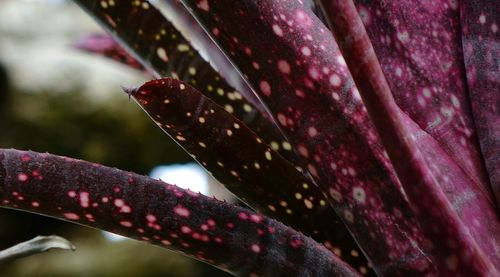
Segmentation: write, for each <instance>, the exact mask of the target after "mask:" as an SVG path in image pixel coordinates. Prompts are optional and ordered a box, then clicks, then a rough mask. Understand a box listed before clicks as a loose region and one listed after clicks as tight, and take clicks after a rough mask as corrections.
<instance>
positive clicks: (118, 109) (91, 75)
mask: <svg viewBox="0 0 500 277" xmlns="http://www.w3.org/2000/svg"><path fill="white" fill-rule="evenodd" d="M96 32H102V30H101V29H100V28H99V26H97V25H96V24H95V23H94V22H93V21H92V19H91V18H90V17H89V16H88V15H87V14H85V13H84V12H83V11H82V10H81V9H80V8H78V7H77V6H76V5H75V4H74V3H73V2H71V1H67V0H0V130H1V132H0V147H1V148H17V149H23V150H28V149H30V150H34V151H37V152H50V153H53V154H58V155H65V156H70V157H74V158H79V159H85V160H88V161H92V162H97V163H101V164H104V165H108V166H113V167H118V168H120V169H124V170H130V171H134V172H136V173H140V174H150V175H151V176H153V177H154V178H161V179H162V180H164V181H167V182H169V183H175V184H178V185H180V186H184V187H190V188H191V190H193V191H200V192H202V193H204V194H208V195H216V196H217V198H219V199H227V200H228V201H233V199H232V198H231V195H230V194H228V193H227V192H225V190H224V189H223V188H221V186H220V184H218V183H217V182H216V181H215V180H213V179H211V178H210V177H209V176H208V175H207V174H206V173H205V171H204V170H202V169H200V167H199V166H198V165H197V164H194V163H193V161H192V159H191V158H190V157H189V156H188V155H187V154H185V153H184V152H183V151H182V149H180V148H179V147H178V146H177V145H176V144H175V143H174V142H172V141H171V140H170V138H169V137H168V136H167V135H166V134H164V133H163V132H162V131H161V130H160V129H159V128H158V127H157V126H156V125H155V124H154V123H153V122H152V121H151V120H150V119H149V118H148V117H147V116H146V114H145V113H143V112H142V110H140V109H139V107H138V105H136V104H135V103H134V102H132V101H129V99H128V97H127V95H125V94H124V93H123V92H122V91H121V88H120V86H125V87H127V86H128V87H133V86H138V85H140V84H142V83H143V82H144V81H146V80H147V78H148V77H147V76H146V75H145V74H143V73H141V72H138V71H135V70H133V69H129V68H127V67H126V66H123V65H121V64H118V63H116V62H113V61H110V60H107V59H106V58H102V57H99V56H96V55H92V54H89V53H84V52H81V51H79V50H77V49H74V48H72V47H71V44H72V43H74V42H75V40H77V39H78V38H80V37H82V36H84V35H86V34H89V33H96ZM188 176H189V177H192V178H191V179H187V177H188ZM50 234H57V235H61V236H64V237H66V238H67V239H69V240H70V241H71V242H73V244H75V245H76V247H77V251H76V252H66V251H52V252H49V253H45V254H41V255H36V256H32V257H28V258H24V259H20V260H17V261H14V262H11V263H8V264H3V265H0V276H229V275H228V274H226V273H223V272H222V271H219V270H217V269H215V268H212V267H211V266H208V265H205V264H203V263H201V262H198V261H195V260H192V259H189V258H186V257H183V256H181V255H178V254H175V253H173V252H170V251H167V250H165V249H161V248H159V247H155V246H151V245H148V244H145V243H142V242H137V241H133V240H129V239H124V238H122V237H118V236H114V235H111V234H109V233H105V232H101V231H98V230H94V229H91V228H86V227H81V226H77V225H74V224H70V223H65V222H62V221H58V220H54V219H49V218H45V217H41V216H37V215H31V214H27V213H22V212H18V211H12V210H6V209H0V249H5V248H7V247H10V246H12V245H14V244H16V243H19V242H21V241H24V240H28V239H31V238H32V237H34V236H37V235H50ZM139 253H140V255H138V254H139Z"/></svg>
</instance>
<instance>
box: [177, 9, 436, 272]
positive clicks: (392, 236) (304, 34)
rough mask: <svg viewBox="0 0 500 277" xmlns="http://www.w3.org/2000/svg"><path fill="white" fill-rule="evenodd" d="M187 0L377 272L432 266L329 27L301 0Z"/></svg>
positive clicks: (430, 267) (423, 268)
mask: <svg viewBox="0 0 500 277" xmlns="http://www.w3.org/2000/svg"><path fill="white" fill-rule="evenodd" d="M183 2H184V3H185V5H186V6H188V7H190V8H191V11H192V13H193V14H194V15H195V16H196V17H197V19H198V20H199V21H200V22H201V23H202V24H203V25H204V27H205V30H208V31H210V30H214V29H215V28H216V29H217V30H218V32H216V33H213V32H211V35H212V37H213V38H214V40H215V41H216V42H217V43H218V44H219V45H220V47H221V48H222V49H224V50H225V51H226V54H228V56H229V57H230V58H231V60H232V61H233V63H234V64H235V65H236V66H238V68H239V69H240V70H241V72H242V73H243V74H244V76H246V77H247V78H248V81H249V83H250V84H251V85H252V86H253V87H254V88H255V89H256V90H257V91H258V92H259V93H260V95H261V96H262V99H263V100H264V102H265V103H266V104H267V105H268V107H269V109H270V110H271V111H272V112H273V115H274V116H275V117H276V118H277V119H278V121H279V122H280V124H281V126H282V128H283V130H284V132H285V133H286V134H287V136H288V138H289V139H290V140H291V141H292V142H293V145H294V146H295V147H296V149H297V150H298V152H299V153H300V154H301V155H302V158H303V160H304V164H305V166H304V167H305V168H306V169H307V170H308V171H309V172H310V173H311V174H312V175H313V176H314V177H315V178H316V180H317V181H318V184H319V185H320V186H321V187H322V188H323V190H324V191H325V192H327V193H328V196H329V200H330V202H331V203H332V204H333V205H334V206H335V208H336V211H337V214H339V215H340V216H341V217H342V218H343V220H344V222H345V223H346V224H347V226H348V228H349V230H350V231H351V232H352V234H353V236H354V237H355V239H356V241H357V242H358V243H359V244H360V246H361V248H362V249H363V250H364V252H365V253H366V254H367V256H368V259H369V260H370V262H371V263H372V264H373V266H374V268H375V270H376V271H377V272H378V273H380V274H388V275H391V274H410V273H412V274H415V272H419V273H421V274H424V273H423V272H433V271H434V270H435V268H434V266H433V265H432V263H431V262H430V261H429V260H428V259H427V257H426V256H425V254H424V253H426V252H429V251H428V250H427V249H425V248H426V247H425V245H424V244H423V240H424V238H425V236H424V234H423V232H422V230H421V229H420V228H419V225H418V223H417V221H416V220H415V216H414V214H413V212H412V211H411V210H410V208H409V206H408V203H407V201H406V199H405V197H404V195H403V194H402V193H401V187H400V185H399V183H398V180H397V178H396V176H395V173H394V171H393V169H392V166H391V164H390V161H389V159H388V158H387V157H385V155H384V149H383V146H382V144H381V143H380V141H379V138H378V137H377V134H376V130H375V129H374V128H373V126H372V122H371V120H370V118H369V117H368V114H367V113H366V110H365V108H364V106H363V103H362V101H361V99H360V97H359V94H358V92H357V89H356V87H355V86H354V83H353V81H352V78H351V76H350V74H349V71H348V69H347V67H346V66H345V62H344V59H343V58H342V55H341V54H340V52H339V51H338V48H337V46H336V43H335V41H334V39H333V37H332V36H331V34H330V31H329V30H328V29H327V28H326V27H325V26H324V25H323V24H322V23H321V22H320V21H319V20H318V19H317V18H316V17H315V16H314V14H312V13H311V11H310V10H309V9H308V8H305V7H304V6H303V5H302V4H301V3H300V1H273V0H258V1H255V0H252V1H250V0H241V1H237V2H234V1H228V0H217V1H216V0H206V1H201V2H200V1H195V0H184V1H183ZM199 3H203V5H199ZM233 38H237V41H235V40H234V39H233ZM245 47H249V48H250V49H251V50H252V53H255V54H254V55H250V56H249V55H247V54H245V51H244V49H245ZM255 65H258V66H255Z"/></svg>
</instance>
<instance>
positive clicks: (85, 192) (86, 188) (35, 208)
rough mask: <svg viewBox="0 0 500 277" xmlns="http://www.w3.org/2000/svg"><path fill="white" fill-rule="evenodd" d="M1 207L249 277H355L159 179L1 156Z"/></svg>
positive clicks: (305, 242) (323, 252) (57, 160)
mask: <svg viewBox="0 0 500 277" xmlns="http://www.w3.org/2000/svg"><path fill="white" fill-rule="evenodd" d="M0 203H1V206H3V207H9V208H14V209H19V210H24V211H30V212H34V213H38V214H43V215H47V216H51V217H56V218H60V219H63V220H68V221H72V222H75V223H79V224H83V225H87V226H92V227H95V228H99V229H103V230H107V231H111V232H114V233H118V234H121V235H124V236H127V237H131V238H135V239H139V240H143V241H147V242H150V243H153V244H156V245H159V246H162V247H166V248H168V249H171V250H174V251H177V252H180V253H183V254H185V255H188V256H190V257H193V258H196V259H198V260H202V261H205V262H207V263H210V264H213V265H215V266H217V267H219V268H222V269H225V270H227V271H229V272H231V273H233V274H236V275H242V276H249V275H251V274H252V273H253V274H256V275H257V276H278V275H281V276H358V274H357V273H356V272H355V271H354V270H353V269H351V268H350V267H349V266H348V265H346V264H345V263H343V262H342V261H341V260H340V259H338V258H337V257H335V255H333V254H332V253H331V252H330V251H328V250H327V249H326V248H324V247H323V246H321V245H319V244H318V243H316V242H315V241H313V240H312V239H309V238H307V237H305V236H304V235H302V234H300V233H298V232H296V231H294V230H293V229H291V228H288V227H286V226H284V225H283V224H281V223H278V222H276V221H274V220H272V219H269V218H267V217H264V216H262V215H260V214H256V213H254V212H252V211H249V210H246V209H243V208H240V207H236V206H233V205H230V204H227V203H225V202H220V201H217V200H215V199H212V198H209V197H206V196H203V195H200V194H196V193H193V192H190V191H186V190H183V189H180V188H177V187H175V186H171V185H168V184H165V183H162V182H160V181H156V180H152V179H150V178H147V177H144V176H140V175H137V174H133V173H129V172H124V171H121V170H118V169H113V168H108V167H104V166H101V165H97V164H92V163H89V162H84V161H78V160H74V159H70V158H65V157H58V156H54V155H50V154H39V153H35V152H25V151H18V150H5V149H1V150H0Z"/></svg>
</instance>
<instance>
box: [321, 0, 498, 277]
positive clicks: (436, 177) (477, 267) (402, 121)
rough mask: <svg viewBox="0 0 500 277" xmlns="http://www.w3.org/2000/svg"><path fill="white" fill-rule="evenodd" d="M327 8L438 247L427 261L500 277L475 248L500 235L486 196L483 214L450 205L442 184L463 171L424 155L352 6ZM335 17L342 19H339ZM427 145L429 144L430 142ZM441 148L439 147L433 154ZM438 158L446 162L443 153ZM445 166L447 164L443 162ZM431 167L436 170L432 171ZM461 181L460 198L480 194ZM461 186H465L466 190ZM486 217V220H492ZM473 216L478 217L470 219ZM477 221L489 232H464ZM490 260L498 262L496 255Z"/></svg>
mask: <svg viewBox="0 0 500 277" xmlns="http://www.w3.org/2000/svg"><path fill="white" fill-rule="evenodd" d="M323 2H324V4H325V8H326V11H327V14H329V15H330V17H329V18H330V22H331V23H332V30H333V31H334V33H335V35H336V37H337V39H338V40H339V45H340V48H341V50H342V53H343V55H344V57H345V59H346V61H347V64H348V66H349V69H350V72H351V73H352V75H353V78H354V80H355V81H356V84H357V87H358V88H359V91H360V94H361V96H362V97H363V99H364V102H365V103H366V106H367V109H368V112H369V113H370V116H371V118H372V119H373V121H374V123H375V125H376V127H377V129H378V131H379V133H380V136H381V138H382V140H383V142H384V145H385V148H386V149H387V151H388V154H389V156H390V157H391V159H392V161H393V164H394V166H395V169H396V171H397V172H398V176H399V179H400V180H401V183H402V185H403V188H404V189H405V192H406V193H407V196H408V198H409V200H410V205H411V207H412V208H413V209H414V210H415V214H416V215H417V217H418V218H419V222H420V224H421V226H422V228H423V231H424V232H425V233H426V234H427V237H428V239H429V240H430V241H431V242H432V243H433V244H434V245H436V246H435V247H432V248H430V250H431V251H432V252H431V253H430V254H432V255H429V257H430V258H431V259H432V260H434V261H437V263H436V265H437V267H438V270H439V272H440V274H443V275H454V274H456V272H461V273H465V275H470V276H480V275H493V274H495V273H496V274H498V272H496V270H495V269H494V267H493V265H492V264H491V262H490V261H489V260H488V258H487V257H486V256H485V254H484V253H483V252H482V250H483V249H480V248H479V247H478V245H477V244H476V241H475V240H474V236H471V233H473V234H474V235H477V236H478V237H479V238H481V236H486V237H488V238H490V239H491V238H494V237H495V236H496V235H497V234H498V232H499V231H500V229H498V227H497V226H498V224H496V223H497V222H496V214H495V209H494V206H488V205H487V204H488V195H486V196H485V197H483V198H481V196H479V195H477V196H476V199H474V200H475V201H476V202H477V205H480V206H481V208H485V209H477V208H478V207H477V205H472V206H473V207H472V208H471V207H465V208H464V207H460V208H458V207H452V205H451V203H450V200H451V201H456V200H458V197H457V198H455V199H453V197H450V199H449V200H448V199H447V196H449V195H451V196H456V195H454V194H450V193H449V194H448V195H446V194H445V193H444V192H443V189H442V188H441V184H442V183H445V182H444V180H442V179H440V178H442V177H443V176H448V175H449V173H450V171H451V172H452V173H455V174H454V175H451V177H450V179H454V178H456V177H462V176H460V175H463V174H461V171H460V170H458V171H457V172H454V171H453V170H450V169H451V168H452V165H453V162H452V161H446V159H443V158H435V156H437V157H439V156H440V155H434V156H433V155H432V154H428V155H426V156H423V155H422V154H423V153H424V151H421V150H420V149H422V148H425V146H424V145H423V144H421V143H418V142H417V140H416V139H415V135H417V134H416V133H415V131H414V130H415V129H416V128H417V129H418V127H417V126H416V124H414V123H413V125H412V122H410V121H411V119H408V118H406V117H405V116H404V115H403V113H402V112H401V110H400V109H399V107H398V106H397V104H396V103H395V101H394V98H393V97H392V94H391V90H390V88H389V85H388V84H387V81H386V80H385V77H384V74H383V73H382V69H381V67H380V64H379V63H378V60H377V57H376V56H375V52H374V50H373V47H372V45H371V43H370V39H369V38H368V35H367V33H366V31H365V28H364V26H363V22H362V21H361V18H360V17H359V16H358V12H357V10H356V7H355V5H354V3H353V2H352V1H336V0H324V1H323ZM337 14H342V15H343V16H342V17H339V16H336V15H337ZM415 127H416V128H415ZM422 133H424V132H422ZM418 135H420V134H418ZM424 137H425V133H424ZM422 140H423V138H419V139H418V141H422ZM424 140H425V139H424ZM425 142H426V143H428V140H426V141H425ZM438 147H439V146H435V149H436V148H438ZM428 149H432V147H428ZM435 152H437V151H435ZM439 154H441V155H443V156H445V157H446V156H447V154H446V153H444V152H443V153H439ZM401 160H405V161H408V162H406V163H401V162H399V161H401ZM443 160H444V161H445V162H441V161H443ZM440 162H441V163H440ZM450 164H451V166H450ZM430 165H432V169H431V166H430ZM460 179H467V176H463V178H457V182H454V183H453V185H454V186H455V188H454V189H455V190H459V191H461V190H464V192H463V191H461V192H462V193H463V194H461V195H460V196H459V197H462V198H463V197H464V195H467V194H473V195H474V194H476V193H477V194H480V193H481V192H480V191H479V192H478V191H473V190H467V187H468V186H470V185H469V184H468V183H467V182H462V183H460ZM453 181H455V180H453ZM461 186H465V189H464V188H462V187H461ZM443 187H445V185H443ZM422 199H425V200H422ZM474 204H476V203H474ZM459 214H460V215H462V218H460V217H459ZM483 214H488V215H489V218H488V217H485V216H483ZM469 215H473V216H474V217H472V216H470V217H469ZM486 219H487V220H486ZM478 221H482V223H481V225H483V224H489V225H490V226H488V228H485V227H483V226H481V227H480V228H474V227H469V228H467V227H466V226H469V225H473V224H474V223H473V222H478ZM436 222H441V228H439V229H436V228H435V224H436ZM464 223H466V224H467V225H465V224H464ZM488 229H492V231H491V232H490V231H489V230H488ZM495 229H496V230H495ZM471 231H472V232H471ZM474 231H477V232H474ZM445 240H446V241H448V242H449V243H447V244H443V243H442V242H443V241H445ZM484 245H485V248H486V249H484V250H487V251H492V252H494V247H493V248H490V249H488V248H489V247H490V245H491V243H485V244H484ZM481 246H482V245H481ZM492 256H493V258H496V257H495V256H496V254H493V255H492ZM460 257H462V261H461V262H459V263H457V264H450V263H449V262H448V261H450V260H457V261H458V260H459V259H460ZM465 257H467V258H465Z"/></svg>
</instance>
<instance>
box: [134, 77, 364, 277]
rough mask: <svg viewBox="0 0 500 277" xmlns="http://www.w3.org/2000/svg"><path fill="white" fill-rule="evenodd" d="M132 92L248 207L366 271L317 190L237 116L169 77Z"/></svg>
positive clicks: (322, 195)
mask: <svg viewBox="0 0 500 277" xmlns="http://www.w3.org/2000/svg"><path fill="white" fill-rule="evenodd" d="M131 95H132V96H133V97H134V98H135V99H137V102H138V103H139V104H140V105H141V106H142V108H143V109H144V110H146V112H147V113H148V114H149V115H150V116H151V118H152V119H153V120H154V121H155V122H156V124H158V126H160V128H162V129H163V130H164V131H165V132H166V133H167V134H169V136H170V137H171V138H172V139H174V140H175V141H176V142H177V143H179V144H180V145H181V146H182V147H183V148H184V149H185V150H186V151H187V152H188V153H191V154H192V155H193V158H195V159H196V160H197V161H198V162H199V163H201V164H202V165H203V166H204V167H205V168H206V169H207V170H208V171H209V172H211V173H212V175H213V176H214V177H215V178H217V179H218V180H219V181H220V182H221V183H222V184H224V185H225V186H226V187H227V188H228V189H229V190H230V191H231V192H233V193H234V194H236V195H237V196H238V197H241V198H242V200H243V201H244V202H246V203H248V204H249V205H250V206H251V207H252V208H255V209H257V210H258V211H259V212H261V213H263V214H266V215H267V216H270V217H273V218H276V219H278V220H280V221H282V222H284V223H286V224H287V225H290V226H292V227H293V228H294V229H296V230H299V231H301V232H303V233H305V234H306V235H308V236H311V237H312V238H314V239H315V240H316V241H318V242H321V243H323V244H324V245H325V246H327V247H328V248H330V250H332V251H333V252H334V253H336V254H337V255H338V256H340V257H342V258H343V259H344V260H345V261H346V262H348V263H349V264H351V265H352V266H353V267H355V268H357V269H358V270H359V271H360V272H365V273H366V272H367V271H368V265H367V261H366V259H365V257H364V256H363V255H361V251H360V249H359V247H358V246H357V244H356V242H355V241H354V240H353V238H352V236H351V235H350V234H349V231H348V230H347V229H346V227H345V225H344V224H343V223H342V220H341V219H340V218H339V217H338V216H337V214H336V213H335V211H334V210H333V209H332V208H331V207H330V205H329V204H328V199H327V198H326V196H325V195H324V194H323V193H322V191H321V190H320V189H319V188H318V187H316V185H315V184H313V183H311V182H310V181H309V180H308V179H307V178H305V177H304V175H303V174H302V173H300V172H299V171H297V169H296V168H295V167H293V165H291V164H290V163H288V162H287V161H286V160H285V159H283V158H282V157H281V156H280V155H279V154H277V153H276V152H275V151H273V150H272V149H271V148H270V147H269V146H267V145H266V144H265V143H264V142H263V141H262V140H261V139H260V138H259V137H257V136H256V135H255V134H254V133H253V132H252V131H251V130H250V129H248V128H247V127H246V126H245V125H244V124H243V123H242V122H241V121H239V120H238V119H236V118H234V117H232V116H231V115H230V114H228V113H227V112H226V111H225V110H224V109H222V108H221V107H220V106H218V105H216V104H215V103H213V102H212V101H211V100H210V99H208V98H206V97H204V96H203V95H202V94H201V93H199V92H198V91H196V90H195V89H194V88H192V87H191V86H189V85H187V84H185V83H182V82H181V81H178V80H175V79H171V78H165V79H159V80H154V81H150V82H148V83H146V84H144V85H143V86H141V87H140V88H138V89H135V90H132V91H131ZM326 219H328V220H326Z"/></svg>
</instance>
